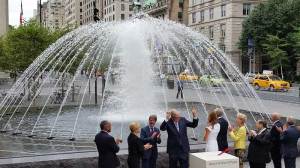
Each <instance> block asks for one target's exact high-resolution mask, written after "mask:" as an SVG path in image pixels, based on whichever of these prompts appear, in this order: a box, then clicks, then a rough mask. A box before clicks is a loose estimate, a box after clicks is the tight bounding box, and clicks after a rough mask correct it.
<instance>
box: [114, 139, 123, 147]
mask: <svg viewBox="0 0 300 168" xmlns="http://www.w3.org/2000/svg"><path fill="white" fill-rule="evenodd" d="M115 141H116V144H117V145H119V144H120V143H122V142H123V141H122V139H118V138H117V139H116V140H115Z"/></svg>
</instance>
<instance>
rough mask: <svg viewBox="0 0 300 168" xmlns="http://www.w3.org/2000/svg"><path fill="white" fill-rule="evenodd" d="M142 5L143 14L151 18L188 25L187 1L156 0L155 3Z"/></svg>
mask: <svg viewBox="0 0 300 168" xmlns="http://www.w3.org/2000/svg"><path fill="white" fill-rule="evenodd" d="M146 2H147V1H146ZM144 4H145V5H144V6H143V8H142V10H143V12H145V13H147V14H148V15H150V16H152V17H155V18H162V19H169V20H172V21H175V22H179V23H182V24H185V25H188V19H189V18H188V8H189V1H188V0H158V1H156V2H155V3H144Z"/></svg>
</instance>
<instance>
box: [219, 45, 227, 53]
mask: <svg viewBox="0 0 300 168" xmlns="http://www.w3.org/2000/svg"><path fill="white" fill-rule="evenodd" d="M220 49H221V50H222V51H223V52H225V51H226V46H225V44H220Z"/></svg>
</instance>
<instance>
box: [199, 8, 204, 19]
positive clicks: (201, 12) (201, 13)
mask: <svg viewBox="0 0 300 168" xmlns="http://www.w3.org/2000/svg"><path fill="white" fill-rule="evenodd" d="M200 21H201V22H203V21H204V10H202V11H200Z"/></svg>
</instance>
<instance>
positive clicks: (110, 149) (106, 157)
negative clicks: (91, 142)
mask: <svg viewBox="0 0 300 168" xmlns="http://www.w3.org/2000/svg"><path fill="white" fill-rule="evenodd" d="M95 143H96V145H97V149H98V153H99V160H98V167H99V168H115V167H118V166H120V161H119V159H118V157H117V155H116V153H118V152H119V150H120V148H119V146H118V145H117V144H116V142H115V139H114V138H113V137H112V136H110V135H109V134H108V133H107V132H104V131H101V132H100V133H98V134H97V135H96V136H95Z"/></svg>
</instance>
